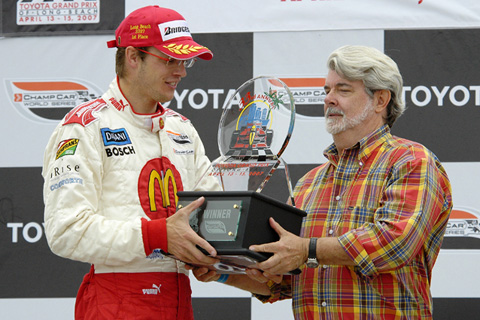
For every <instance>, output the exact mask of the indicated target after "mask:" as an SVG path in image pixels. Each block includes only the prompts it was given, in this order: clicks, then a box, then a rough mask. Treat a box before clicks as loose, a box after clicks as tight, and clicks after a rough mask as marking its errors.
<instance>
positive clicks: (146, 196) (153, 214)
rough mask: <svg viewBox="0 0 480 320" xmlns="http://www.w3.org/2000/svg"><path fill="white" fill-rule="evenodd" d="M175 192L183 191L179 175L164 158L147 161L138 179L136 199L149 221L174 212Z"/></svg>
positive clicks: (176, 198) (175, 206)
mask: <svg viewBox="0 0 480 320" xmlns="http://www.w3.org/2000/svg"><path fill="white" fill-rule="evenodd" d="M177 191H183V183H182V179H181V177H180V173H179V172H178V170H177V169H176V168H175V166H174V165H173V164H172V163H171V162H170V160H169V159H168V158H166V157H162V158H156V159H152V160H150V161H148V162H147V163H146V164H145V166H144V167H143V168H142V171H141V172H140V175H139V177H138V198H139V200H140V204H141V206H142V208H143V211H144V212H145V214H146V215H147V216H148V217H149V218H150V219H160V218H166V217H169V216H171V215H172V214H174V213H175V212H176V208H177V203H178V197H177Z"/></svg>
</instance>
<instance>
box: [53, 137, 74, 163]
mask: <svg viewBox="0 0 480 320" xmlns="http://www.w3.org/2000/svg"><path fill="white" fill-rule="evenodd" d="M79 141H80V140H79V139H68V140H63V141H61V142H60V143H59V144H58V148H57V153H56V155H55V160H57V159H58V158H61V157H63V156H67V155H73V154H75V151H76V150H77V147H78V142H79Z"/></svg>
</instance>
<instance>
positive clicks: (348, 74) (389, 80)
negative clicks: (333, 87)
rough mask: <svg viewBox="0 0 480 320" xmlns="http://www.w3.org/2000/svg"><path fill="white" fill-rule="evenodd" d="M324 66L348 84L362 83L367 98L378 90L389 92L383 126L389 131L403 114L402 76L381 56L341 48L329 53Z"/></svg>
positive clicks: (359, 48)
mask: <svg viewBox="0 0 480 320" xmlns="http://www.w3.org/2000/svg"><path fill="white" fill-rule="evenodd" d="M327 66H328V68H329V69H330V70H332V71H335V72H336V73H337V74H338V75H340V76H341V77H342V78H345V79H347V80H349V81H357V80H361V81H363V84H364V85H365V89H366V92H367V94H368V95H369V96H370V97H373V93H374V92H375V91H377V90H383V89H386V90H389V91H390V92H391V96H392V97H391V99H390V101H389V103H388V106H387V116H386V118H385V122H386V123H387V124H388V126H389V127H390V128H391V127H392V126H393V124H394V122H395V121H396V120H397V119H398V117H400V116H401V115H402V114H403V112H404V111H405V103H404V102H403V101H402V90H403V79H402V75H401V74H400V71H399V70H398V66H397V64H396V63H395V61H393V60H392V58H390V57H389V56H387V55H386V54H384V53H383V52H380V51H379V50H377V49H375V48H371V47H365V46H343V47H340V48H338V49H337V50H335V51H333V52H332V54H331V55H330V57H329V58H328V60H327Z"/></svg>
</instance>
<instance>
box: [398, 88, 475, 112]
mask: <svg viewBox="0 0 480 320" xmlns="http://www.w3.org/2000/svg"><path fill="white" fill-rule="evenodd" d="M406 98H409V100H410V101H411V103H413V104H414V105H415V106H417V107H425V106H428V105H432V106H439V107H443V106H445V105H446V106H455V107H464V106H467V105H472V104H473V105H474V106H476V107H478V106H480V86H478V85H454V86H443V87H437V86H425V85H419V86H415V87H411V86H404V87H403V93H402V99H403V100H404V101H407V100H406Z"/></svg>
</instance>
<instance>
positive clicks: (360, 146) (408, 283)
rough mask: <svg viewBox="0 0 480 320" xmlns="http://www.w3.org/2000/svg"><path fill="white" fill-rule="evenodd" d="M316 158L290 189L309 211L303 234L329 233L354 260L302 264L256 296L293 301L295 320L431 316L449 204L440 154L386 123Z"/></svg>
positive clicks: (331, 147) (306, 235)
mask: <svg viewBox="0 0 480 320" xmlns="http://www.w3.org/2000/svg"><path fill="white" fill-rule="evenodd" d="M325 156H326V157H327V158H328V162H326V163H324V164H323V165H321V166H319V167H317V168H315V169H313V170H311V171H310V172H308V173H307V174H306V175H305V176H304V177H302V178H301V179H300V180H299V182H298V183H297V186H296V188H295V192H294V195H295V203H296V205H297V207H298V208H301V209H303V210H305V211H306V212H307V213H308V215H307V217H306V218H305V219H304V221H303V227H302V236H303V237H308V238H310V237H338V240H339V242H340V244H341V245H342V247H343V249H344V250H345V252H347V254H348V255H349V256H350V257H351V258H352V260H353V261H355V266H341V265H324V266H320V267H319V268H316V269H309V268H305V267H302V268H303V270H302V271H303V272H302V273H301V274H300V275H298V276H293V277H286V278H285V279H284V282H283V283H282V284H280V285H275V284H274V283H269V285H270V287H271V290H272V295H271V296H270V297H259V299H260V300H262V301H264V302H274V301H276V300H280V299H285V298H293V311H294V314H295V319H431V318H432V297H431V294H430V281H431V275H432V268H433V265H434V263H435V260H436V258H437V255H438V252H439V250H440V246H441V244H442V240H443V235H444V232H445V228H446V224H447V221H448V217H449V214H450V211H451V208H452V202H451V187H450V182H449V180H448V177H447V175H446V173H445V171H444V169H443V167H442V166H441V164H440V162H439V160H438V159H437V158H436V156H435V155H434V154H433V153H431V152H430V151H429V150H427V149H426V148H425V147H424V146H422V145H420V144H418V143H415V142H412V141H408V140H405V139H401V138H398V137H394V136H392V135H391V134H390V130H389V127H388V126H386V125H385V126H383V127H381V128H380V129H378V130H377V131H375V132H373V133H372V134H371V135H369V136H368V137H366V138H364V139H362V140H361V141H360V142H359V143H357V144H356V145H355V146H353V147H352V148H349V149H346V150H345V151H344V153H343V154H342V155H341V156H339V155H338V154H337V149H336V147H335V146H334V145H331V146H330V147H329V148H328V149H326V151H325ZM292 287H293V290H292ZM292 291H293V293H292Z"/></svg>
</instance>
